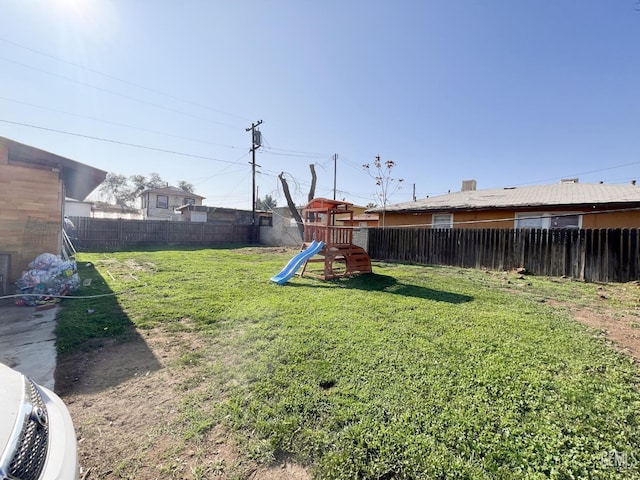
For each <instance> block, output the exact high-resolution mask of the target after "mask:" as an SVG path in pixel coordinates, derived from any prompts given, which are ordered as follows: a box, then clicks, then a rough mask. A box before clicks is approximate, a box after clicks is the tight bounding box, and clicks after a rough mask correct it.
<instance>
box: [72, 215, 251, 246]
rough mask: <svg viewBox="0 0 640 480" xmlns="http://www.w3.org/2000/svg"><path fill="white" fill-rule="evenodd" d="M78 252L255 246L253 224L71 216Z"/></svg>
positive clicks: (74, 241) (74, 242) (73, 240)
mask: <svg viewBox="0 0 640 480" xmlns="http://www.w3.org/2000/svg"><path fill="white" fill-rule="evenodd" d="M70 219H71V221H72V222H73V224H74V225H75V230H76V231H75V235H74V236H75V237H76V238H75V239H72V242H73V245H74V247H75V248H76V249H77V250H94V249H98V250H99V249H119V248H127V247H133V246H139V245H202V246H206V245H212V244H225V243H227V244H228V243H256V239H255V230H256V229H254V227H253V226H252V225H228V224H215V223H207V222H171V221H164V220H124V219H106V218H88V217H70Z"/></svg>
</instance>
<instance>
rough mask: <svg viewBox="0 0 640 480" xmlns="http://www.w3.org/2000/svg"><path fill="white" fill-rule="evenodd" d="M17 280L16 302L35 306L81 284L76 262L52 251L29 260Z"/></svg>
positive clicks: (71, 290)
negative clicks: (27, 265)
mask: <svg viewBox="0 0 640 480" xmlns="http://www.w3.org/2000/svg"><path fill="white" fill-rule="evenodd" d="M29 268H30V270H27V271H24V272H22V275H21V276H20V278H19V279H18V281H17V282H16V285H17V287H18V294H19V296H18V297H17V300H16V304H17V305H26V306H35V305H38V304H41V303H43V302H47V301H50V300H51V299H53V298H58V297H60V296H64V295H67V293H69V292H73V291H76V290H77V289H78V287H79V286H80V277H79V276H78V272H77V267H76V262H75V261H73V260H63V259H62V258H61V257H59V256H57V255H54V254H52V253H42V254H40V255H38V256H37V257H36V258H35V259H34V260H33V261H31V262H29Z"/></svg>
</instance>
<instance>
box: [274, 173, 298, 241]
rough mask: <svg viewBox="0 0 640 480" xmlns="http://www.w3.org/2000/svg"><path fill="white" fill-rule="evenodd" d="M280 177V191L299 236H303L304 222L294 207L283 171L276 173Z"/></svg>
mask: <svg viewBox="0 0 640 480" xmlns="http://www.w3.org/2000/svg"><path fill="white" fill-rule="evenodd" d="M278 178H279V179H280V183H281V184H282V192H283V193H284V198H286V199H287V205H288V206H289V211H290V212H291V215H292V216H293V218H294V220H295V221H296V225H298V231H299V232H300V237H301V238H304V222H303V221H302V217H301V216H300V212H298V209H297V208H296V204H295V202H294V201H293V199H292V198H291V192H290V191H289V184H288V183H287V179H286V178H284V172H281V173H280V175H278Z"/></svg>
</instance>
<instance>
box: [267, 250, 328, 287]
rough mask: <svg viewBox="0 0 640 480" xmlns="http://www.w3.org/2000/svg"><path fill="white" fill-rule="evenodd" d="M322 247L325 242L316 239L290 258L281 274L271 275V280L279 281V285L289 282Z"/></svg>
mask: <svg viewBox="0 0 640 480" xmlns="http://www.w3.org/2000/svg"><path fill="white" fill-rule="evenodd" d="M322 247H324V242H316V241H315V240H314V241H313V243H312V244H311V245H309V246H308V247H307V248H305V249H304V250H302V251H301V252H300V253H298V254H297V255H296V256H295V257H293V258H292V259H291V260H289V263H287V266H286V267H284V268H283V269H282V271H281V272H280V273H279V274H277V275H275V276H273V277H271V281H272V282H274V283H277V284H278V285H282V284H283V283H285V282H287V281H288V280H289V279H290V278H291V277H293V276H294V275H295V274H296V272H297V271H298V269H299V268H300V267H301V266H302V264H303V263H304V262H306V261H307V260H308V259H309V258H311V257H313V256H314V255H315V254H316V253H318V252H319V251H320V250H322Z"/></svg>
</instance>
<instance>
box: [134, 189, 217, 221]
mask: <svg viewBox="0 0 640 480" xmlns="http://www.w3.org/2000/svg"><path fill="white" fill-rule="evenodd" d="M204 198H205V197H202V196H200V195H196V194H195V193H189V192H187V191H185V190H182V189H181V188H178V187H169V186H167V187H163V188H152V189H149V190H145V191H143V192H142V193H141V194H140V199H141V202H142V203H141V211H142V218H143V219H145V220H176V221H180V220H182V219H183V217H182V214H181V213H180V212H176V209H177V208H178V207H181V206H183V205H202V200H203V199H204Z"/></svg>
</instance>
